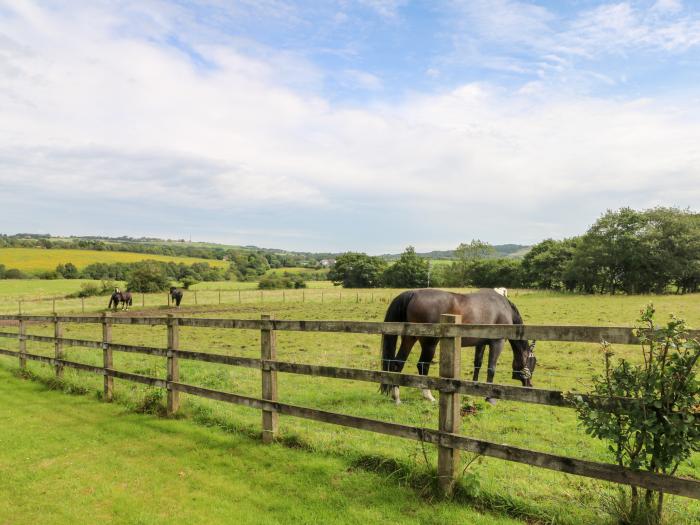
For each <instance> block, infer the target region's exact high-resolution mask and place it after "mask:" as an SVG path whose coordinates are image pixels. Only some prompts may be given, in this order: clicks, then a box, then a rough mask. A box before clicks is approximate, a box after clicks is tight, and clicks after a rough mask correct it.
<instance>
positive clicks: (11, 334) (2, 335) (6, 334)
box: [0, 332, 17, 339]
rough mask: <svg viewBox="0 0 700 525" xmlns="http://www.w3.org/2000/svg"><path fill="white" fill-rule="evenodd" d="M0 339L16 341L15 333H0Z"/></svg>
mask: <svg viewBox="0 0 700 525" xmlns="http://www.w3.org/2000/svg"><path fill="white" fill-rule="evenodd" d="M0 337H7V338H8V339H10V338H11V339H16V338H17V332H0Z"/></svg>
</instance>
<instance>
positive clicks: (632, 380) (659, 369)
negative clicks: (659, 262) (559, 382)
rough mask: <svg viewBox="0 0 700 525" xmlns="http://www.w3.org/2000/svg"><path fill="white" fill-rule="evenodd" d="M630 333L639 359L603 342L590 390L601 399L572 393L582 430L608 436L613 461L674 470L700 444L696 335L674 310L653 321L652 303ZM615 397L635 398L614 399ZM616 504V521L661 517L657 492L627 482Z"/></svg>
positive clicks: (649, 524)
mask: <svg viewBox="0 0 700 525" xmlns="http://www.w3.org/2000/svg"><path fill="white" fill-rule="evenodd" d="M636 333H637V336H638V337H639V339H640V342H641V351H642V357H643V362H642V363H641V364H632V363H630V362H628V361H626V360H625V359H619V360H613V356H614V354H613V352H612V350H611V348H610V345H609V344H607V343H604V344H603V350H604V353H603V355H604V360H605V373H604V374H603V375H602V376H598V377H595V378H594V383H593V385H594V386H593V394H595V396H598V397H599V398H603V399H604V400H606V401H607V402H606V403H602V404H601V402H600V401H599V400H596V399H595V398H594V399H587V400H583V399H581V398H578V399H574V401H575V404H576V409H577V411H578V415H579V419H580V421H581V424H582V425H583V427H584V428H585V430H586V432H588V433H589V434H590V435H592V436H595V437H597V438H599V439H603V440H605V441H607V442H608V449H609V450H610V452H612V454H613V455H614V456H615V461H616V462H617V463H618V464H619V465H622V466H626V467H630V468H634V469H644V470H648V471H651V472H655V473H662V474H669V475H673V474H674V473H675V472H676V469H677V468H678V466H679V465H680V464H681V462H683V461H684V460H686V459H688V458H689V457H690V454H691V453H692V452H694V451H698V450H700V418H698V417H697V415H698V406H700V382H698V380H697V378H696V370H697V367H698V359H700V343H699V342H698V341H697V340H695V339H688V336H687V330H686V326H685V322H684V321H683V320H681V319H677V318H675V317H673V316H672V317H671V319H670V320H669V321H668V323H667V324H666V326H662V327H658V326H656V325H655V323H654V308H653V306H651V305H648V306H647V307H646V308H645V309H644V310H643V311H642V315H641V317H640V319H639V326H638V328H637V330H636ZM619 397H624V398H630V399H631V400H632V401H633V402H632V403H625V404H622V403H619V402H616V401H615V398H619ZM610 407H614V409H611V408H610ZM614 508H615V509H616V510H615V513H616V514H617V517H618V520H619V521H620V522H621V523H630V524H632V523H643V524H645V525H652V524H657V523H661V519H662V511H663V493H658V492H654V491H652V490H648V489H647V490H646V492H645V494H644V497H643V498H642V497H641V495H640V493H639V490H638V489H637V488H636V487H631V492H630V495H629V498H626V499H624V500H622V503H620V502H618V503H617V504H616V505H615V507H614Z"/></svg>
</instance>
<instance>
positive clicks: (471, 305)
mask: <svg viewBox="0 0 700 525" xmlns="http://www.w3.org/2000/svg"><path fill="white" fill-rule="evenodd" d="M442 314H453V315H461V316H462V323H463V324H523V320H522V317H520V312H518V309H517V308H516V307H515V305H514V304H513V303H511V302H510V300H508V298H507V297H504V296H503V295H500V294H499V293H497V292H495V291H494V290H492V289H485V290H479V291H478V292H475V293H468V294H459V293H452V292H445V291H442V290H435V289H432V288H424V289H421V290H409V291H406V292H403V293H401V294H399V296H398V297H396V298H395V299H394V300H393V301H392V302H391V304H390V305H389V308H388V309H387V311H386V316H385V317H384V321H386V322H409V323H438V322H440V315H442ZM397 339H398V336H397V335H385V336H383V338H382V370H384V371H389V372H400V371H401V370H403V367H404V364H405V363H406V359H408V355H409V354H410V353H411V349H412V348H413V345H414V344H415V343H416V341H417V340H419V341H420V345H421V350H422V351H421V355H420V359H419V360H418V373H419V374H420V375H428V371H429V369H430V363H431V362H432V360H433V357H434V356H435V348H436V347H437V344H438V338H436V337H414V336H402V338H401V347H400V348H399V352H398V354H396V342H397ZM509 342H510V346H511V348H512V349H513V379H519V380H520V381H521V382H522V384H523V386H532V381H531V380H530V378H531V377H532V373H533V372H534V370H535V364H536V359H535V355H534V353H533V351H534V347H535V342H534V341H533V342H532V343H531V344H528V342H527V341H522V340H518V339H510V340H509ZM503 344H504V340H503V339H481V338H475V337H463V338H462V346H475V347H476V353H475V354H474V377H473V380H474V381H478V379H479V369H480V368H481V363H482V360H483V357H484V349H485V347H486V345H489V365H488V372H487V375H486V380H487V381H488V382H489V383H492V382H493V377H494V375H495V373H496V363H497V361H498V357H499V356H500V355H501V352H502V351H503ZM381 390H382V392H383V393H385V394H389V393H391V395H392V397H393V399H394V401H396V403H397V404H398V403H400V402H401V400H400V398H399V387H398V386H391V385H382V387H381ZM423 397H425V398H426V399H428V400H430V401H435V399H434V398H433V395H432V393H431V392H430V390H428V389H424V390H423Z"/></svg>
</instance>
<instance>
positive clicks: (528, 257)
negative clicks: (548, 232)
mask: <svg viewBox="0 0 700 525" xmlns="http://www.w3.org/2000/svg"><path fill="white" fill-rule="evenodd" d="M577 244H578V238H576V237H574V238H572V239H565V240H563V241H555V240H554V239H545V240H544V241H542V242H540V243H538V244H536V245H535V246H533V247H532V248H531V249H530V251H529V252H527V253H526V254H525V256H524V257H523V260H522V277H523V281H524V282H525V283H527V285H528V286H530V287H532V288H546V289H551V290H562V289H568V288H569V286H568V284H569V281H568V280H567V273H566V272H567V269H568V267H569V265H570V263H571V260H572V258H573V255H574V251H575V250H576V246H577Z"/></svg>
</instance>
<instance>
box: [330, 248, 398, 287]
mask: <svg viewBox="0 0 700 525" xmlns="http://www.w3.org/2000/svg"><path fill="white" fill-rule="evenodd" d="M386 267H387V264H386V262H385V261H384V260H383V259H382V258H380V257H371V256H369V255H367V254H366V253H355V252H347V253H344V254H343V255H340V256H338V258H337V259H336V261H335V264H334V265H333V267H332V268H331V269H330V271H329V272H328V278H329V279H330V280H331V281H333V284H336V285H338V284H342V285H343V287H344V288H376V287H378V286H381V285H382V275H383V274H384V270H385V269H386Z"/></svg>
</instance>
